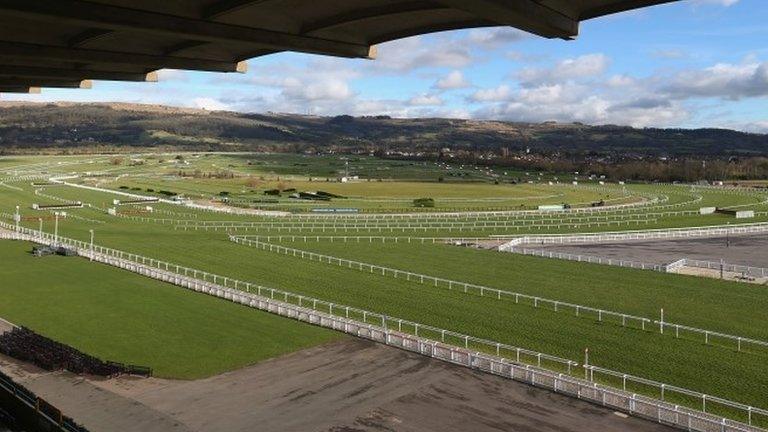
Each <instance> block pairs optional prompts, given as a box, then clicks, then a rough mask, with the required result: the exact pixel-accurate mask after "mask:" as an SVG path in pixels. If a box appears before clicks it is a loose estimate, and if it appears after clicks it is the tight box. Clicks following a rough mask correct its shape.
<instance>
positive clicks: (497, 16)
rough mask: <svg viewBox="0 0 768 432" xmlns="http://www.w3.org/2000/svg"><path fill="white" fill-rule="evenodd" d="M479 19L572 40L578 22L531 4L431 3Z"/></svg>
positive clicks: (525, 0) (485, 0)
mask: <svg viewBox="0 0 768 432" xmlns="http://www.w3.org/2000/svg"><path fill="white" fill-rule="evenodd" d="M435 1H436V2H437V3H441V4H444V5H446V6H450V7H452V8H454V9H458V10H463V11H465V12H468V13H471V14H473V15H475V16H477V17H479V18H482V19H484V20H488V21H491V22H495V23H498V24H499V25H508V26H512V27H517V28H519V29H521V30H525V31H528V32H531V33H533V34H536V35H539V36H543V37H546V38H561V39H573V38H575V37H576V36H578V34H579V21H578V20H577V19H574V18H571V17H569V16H567V15H565V14H564V13H562V12H559V11H557V10H554V9H550V8H549V7H547V6H544V5H542V4H540V3H538V2H536V1H533V0H472V1H467V0H435Z"/></svg>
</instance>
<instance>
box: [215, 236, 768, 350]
mask: <svg viewBox="0 0 768 432" xmlns="http://www.w3.org/2000/svg"><path fill="white" fill-rule="evenodd" d="M293 238H296V237H295V236H294V237H293ZM299 238H306V237H299ZM310 238H311V237H310ZM229 240H230V241H232V242H234V243H237V244H243V245H247V246H251V247H255V248H258V249H261V250H264V251H269V252H274V253H278V254H284V255H289V256H293V257H296V258H301V259H308V260H310V261H314V260H317V261H318V262H321V263H327V264H330V265H338V266H340V267H346V268H349V269H352V270H358V271H361V272H367V273H371V274H377V275H381V276H390V277H393V278H395V279H397V278H398V277H400V278H405V280H406V281H409V282H418V283H421V284H424V283H429V284H432V285H433V286H435V287H438V288H440V287H442V288H447V289H449V290H458V291H459V292H461V291H463V292H464V293H465V294H479V295H480V296H481V297H489V298H493V299H496V300H514V302H515V304H521V303H522V304H525V305H528V306H533V307H535V308H539V307H546V308H547V309H548V310H551V311H554V312H565V311H571V312H573V313H574V315H575V316H577V317H580V318H586V319H596V320H597V321H599V322H603V321H605V322H608V323H613V324H616V325H621V326H622V327H632V328H637V329H640V330H646V329H650V328H651V327H653V328H658V329H659V333H661V334H664V329H665V328H669V329H671V330H674V331H675V338H676V339H680V338H683V339H688V340H700V339H703V341H704V343H705V344H707V345H714V346H723V347H726V348H734V349H736V350H737V351H739V352H742V351H746V350H748V349H749V351H750V352H753V353H765V354H768V342H765V341H761V340H757V339H752V338H747V337H743V336H737V335H729V334H725V333H720V332H716V331H712V330H706V329H699V328H695V327H689V326H685V325H682V324H676V323H670V322H662V321H658V320H653V319H650V318H646V317H641V316H636V315H631V314H626V313H622V312H616V311H609V310H605V309H598V308H593V307H589V306H584V305H578V304H574V303H569V302H565V301H560V300H552V299H547V298H542V297H538V296H532V295H528V294H522V293H517V292H512V291H506V290H501V289H497V288H491V287H487V286H483V285H477V284H471V283H467V282H461V281H456V280H451V279H444V278H437V277H433V276H429V275H425V274H421V273H415V272H409V271H405V270H399V269H394V268H390V267H384V266H380V265H375V264H369V263H364V262H360V261H354V260H348V259H344V258H339V257H335V256H331V255H324V254H318V253H315V252H310V251H305V250H302V249H296V248H289V247H286V246H282V245H276V244H272V243H267V242H263V241H259V240H252V239H251V238H248V237H244V236H233V235H230V236H229ZM427 240H429V239H427ZM431 240H432V242H433V243H435V242H436V241H435V239H431ZM583 262H587V261H583ZM640 264H641V263H640ZM638 265H639V264H638ZM648 265H651V264H648ZM651 266H652V265H651ZM660 267H661V268H660V269H659V270H657V271H666V270H665V267H666V266H660ZM635 268H639V267H635ZM521 300H522V302H521Z"/></svg>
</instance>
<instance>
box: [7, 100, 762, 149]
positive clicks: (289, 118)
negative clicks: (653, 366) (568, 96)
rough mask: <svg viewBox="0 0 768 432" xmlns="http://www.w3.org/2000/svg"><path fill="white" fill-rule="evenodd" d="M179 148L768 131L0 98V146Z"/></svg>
mask: <svg viewBox="0 0 768 432" xmlns="http://www.w3.org/2000/svg"><path fill="white" fill-rule="evenodd" d="M92 146H108V147H117V148H120V147H178V148H184V149H189V150H199V151H202V150H243V151H246V150H283V151H286V150H287V151H307V150H310V151H322V150H328V149H338V150H340V151H348V150H360V151H376V150H391V151H403V152H413V151H432V152H434V151H436V150H438V149H440V148H444V147H449V148H451V149H453V150H461V149H466V150H473V151H475V152H477V151H485V150H488V151H499V150H500V149H503V148H507V149H509V150H510V151H520V150H524V149H526V148H530V149H531V150H532V151H534V152H560V153H579V154H587V153H595V154H639V155H643V154H645V155H672V156H674V155H713V156H714V155H719V156H722V155H767V154H768V135H762V134H750V133H745V132H738V131H732V130H725V129H656V128H648V129H636V128H631V127H628V126H611V125H608V126H589V125H584V124H579V123H555V122H545V123H522V122H503V121H480V120H459V119H440V118H434V119H433V118H424V119H421V118H420V119H394V118H390V117H388V116H371V117H351V116H337V117H318V116H303V115H295V114H274V113H268V114H246V113H235V112H226V111H206V110H201V109H192V108H179V107H170V106H163V105H141V104H128V103H88V104H80V103H66V102H60V103H29V102H6V101H4V102H0V150H3V149H5V150H11V149H16V150H18V149H22V150H23V149H27V150H29V149H34V148H40V149H43V148H62V147H63V148H78V147H92Z"/></svg>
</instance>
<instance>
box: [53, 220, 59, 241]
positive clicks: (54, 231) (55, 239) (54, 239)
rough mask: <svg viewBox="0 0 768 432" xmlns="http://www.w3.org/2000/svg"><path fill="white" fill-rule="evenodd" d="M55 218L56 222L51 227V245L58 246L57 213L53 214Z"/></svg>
mask: <svg viewBox="0 0 768 432" xmlns="http://www.w3.org/2000/svg"><path fill="white" fill-rule="evenodd" d="M54 215H55V217H56V221H55V223H54V225H53V244H54V245H58V244H59V212H55V213H54Z"/></svg>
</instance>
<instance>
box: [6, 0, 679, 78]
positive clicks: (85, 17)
mask: <svg viewBox="0 0 768 432" xmlns="http://www.w3.org/2000/svg"><path fill="white" fill-rule="evenodd" d="M671 1H677V0H429V1H418V0H93V1H81V0H0V92H33V91H37V90H38V89H39V87H69V88H88V87H90V81H88V80H118V81H154V80H157V75H156V74H155V73H154V71H155V70H158V69H163V68H170V69H188V70H202V71H217V72H244V71H245V69H246V65H245V63H244V60H246V59H250V58H253V57H258V56H263V55H267V54H272V53H276V52H281V51H296V52H304V53H314V54H322V55H330V56H339V57H349V58H374V57H375V55H376V49H375V44H377V43H381V42H386V41H390V40H393V39H399V38H404V37H408V36H414V35H419V34H424V33H431V32H436V31H442V30H453V29H462V28H472V27H491V26H512V27H516V28H519V29H522V30H525V31H528V32H531V33H534V34H537V35H539V36H543V37H546V38H562V39H572V38H574V37H576V36H577V35H578V32H579V23H580V21H583V20H587V19H591V18H596V17H599V16H603V15H608V14H612V13H616V12H621V11H625V10H629V9H635V8H640V7H645V6H651V5H655V4H660V3H668V2H671Z"/></svg>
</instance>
